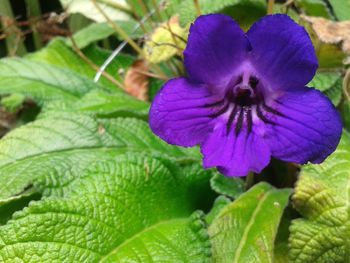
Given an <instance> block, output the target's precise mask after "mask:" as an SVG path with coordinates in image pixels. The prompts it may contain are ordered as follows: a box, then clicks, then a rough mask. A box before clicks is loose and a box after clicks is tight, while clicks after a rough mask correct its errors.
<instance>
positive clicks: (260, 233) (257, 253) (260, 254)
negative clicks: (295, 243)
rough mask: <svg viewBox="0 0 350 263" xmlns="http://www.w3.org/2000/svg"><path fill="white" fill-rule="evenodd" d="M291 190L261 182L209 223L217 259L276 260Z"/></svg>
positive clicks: (215, 260) (231, 260)
mask: <svg viewBox="0 0 350 263" xmlns="http://www.w3.org/2000/svg"><path fill="white" fill-rule="evenodd" d="M290 192H291V191H290V190H289V189H283V190H278V189H275V188H273V187H272V186H271V185H269V184H267V183H259V184H257V185H255V186H254V187H253V188H251V189H250V190H249V191H248V192H246V193H244V194H242V195H241V196H240V197H239V198H238V199H237V200H236V201H234V202H233V203H231V204H229V205H227V206H226V207H224V208H223V209H222V211H221V212H220V214H219V215H218V216H217V217H216V218H215V219H214V221H213V223H212V224H211V225H210V227H209V234H210V236H211V241H212V246H213V249H212V250H213V260H214V262H218V263H221V262H235V263H238V262H242V263H243V262H244V263H245V262H273V257H274V253H273V252H274V240H275V236H276V234H277V229H278V225H279V222H280V219H281V216H282V213H283V210H284V208H285V206H286V205H287V203H288V197H289V195H290Z"/></svg>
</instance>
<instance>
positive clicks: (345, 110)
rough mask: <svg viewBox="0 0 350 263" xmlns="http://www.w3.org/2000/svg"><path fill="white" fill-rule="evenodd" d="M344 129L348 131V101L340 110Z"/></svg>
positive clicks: (349, 106) (349, 110) (349, 118)
mask: <svg viewBox="0 0 350 263" xmlns="http://www.w3.org/2000/svg"><path fill="white" fill-rule="evenodd" d="M341 112H342V117H343V124H344V128H345V129H347V130H348V131H350V101H345V102H344V103H343V105H342V108H341Z"/></svg>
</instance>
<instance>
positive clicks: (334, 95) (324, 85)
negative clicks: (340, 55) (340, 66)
mask: <svg viewBox="0 0 350 263" xmlns="http://www.w3.org/2000/svg"><path fill="white" fill-rule="evenodd" d="M342 83H343V78H342V74H341V72H339V71H325V72H322V71H321V72H317V74H316V75H315V77H314V78H313V80H312V81H311V82H310V83H309V84H308V86H310V87H314V88H315V89H318V90H320V91H322V92H323V93H324V94H325V95H326V96H327V97H328V98H329V99H330V100H331V101H332V102H333V104H334V105H335V106H337V105H338V104H339V103H340V101H341V97H342Z"/></svg>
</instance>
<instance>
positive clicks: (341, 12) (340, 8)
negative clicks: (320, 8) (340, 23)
mask: <svg viewBox="0 0 350 263" xmlns="http://www.w3.org/2000/svg"><path fill="white" fill-rule="evenodd" d="M329 3H330V4H331V6H332V8H333V11H334V14H335V15H336V17H337V18H338V19H339V20H349V19H350V0H329Z"/></svg>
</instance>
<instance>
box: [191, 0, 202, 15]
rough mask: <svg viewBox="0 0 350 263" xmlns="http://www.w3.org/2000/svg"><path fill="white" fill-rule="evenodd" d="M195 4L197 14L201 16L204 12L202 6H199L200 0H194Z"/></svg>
mask: <svg viewBox="0 0 350 263" xmlns="http://www.w3.org/2000/svg"><path fill="white" fill-rule="evenodd" d="M193 2H194V6H195V7H196V11H197V15H198V16H200V15H201V14H202V12H201V8H200V6H199V0H193Z"/></svg>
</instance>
